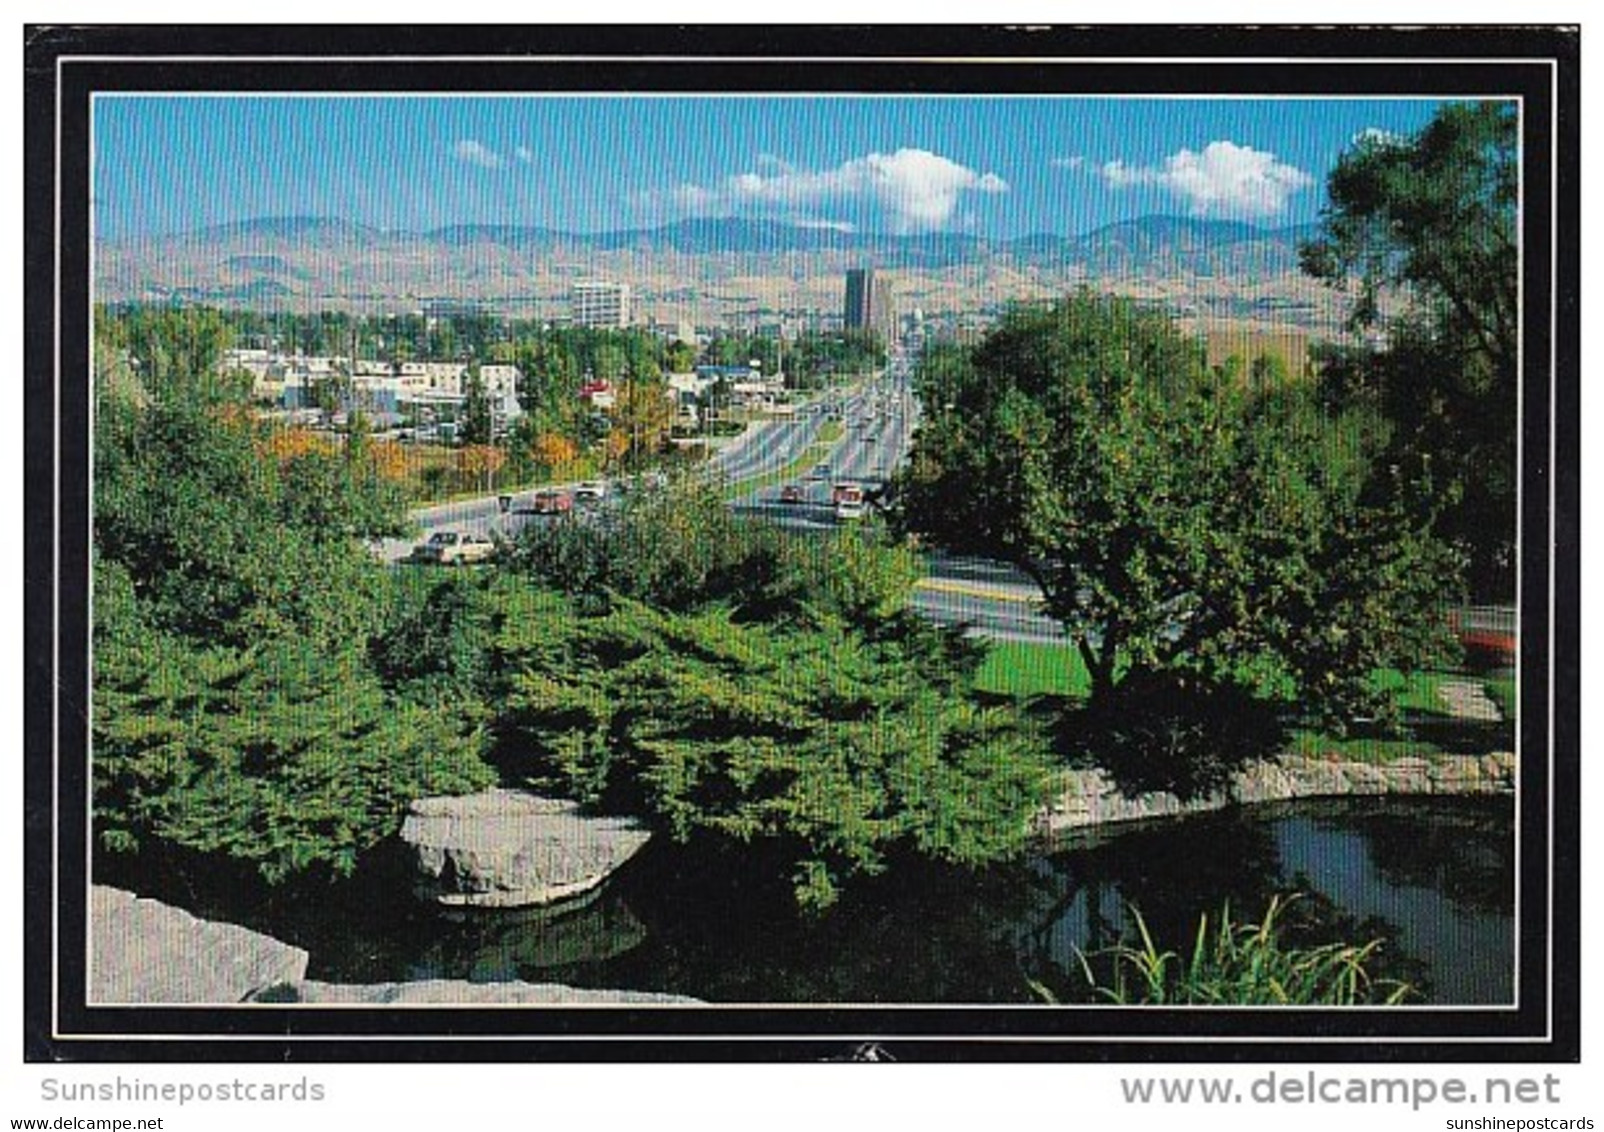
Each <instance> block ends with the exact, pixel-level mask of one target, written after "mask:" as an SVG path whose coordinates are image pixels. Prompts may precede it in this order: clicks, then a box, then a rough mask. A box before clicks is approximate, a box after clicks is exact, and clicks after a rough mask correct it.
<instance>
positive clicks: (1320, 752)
mask: <svg viewBox="0 0 1604 1132" xmlns="http://www.w3.org/2000/svg"><path fill="white" fill-rule="evenodd" d="M1476 679H1478V678H1477V677H1473V676H1467V675H1465V674H1464V673H1457V672H1416V673H1407V674H1406V673H1401V672H1398V671H1395V670H1393V669H1384V670H1381V671H1379V672H1377V673H1376V675H1375V681H1376V684H1377V686H1378V687H1379V688H1380V689H1381V690H1382V691H1385V692H1387V693H1388V694H1389V695H1390V696H1391V697H1392V701H1393V703H1394V705H1395V706H1396V707H1397V709H1398V710H1399V712H1400V713H1401V715H1402V717H1403V720H1404V724H1403V730H1402V733H1401V734H1386V733H1382V732H1380V731H1379V730H1378V731H1376V732H1375V733H1373V734H1367V733H1365V731H1364V729H1363V728H1362V727H1355V728H1354V730H1353V731H1352V732H1351V733H1350V734H1348V735H1346V736H1337V735H1333V734H1329V733H1326V732H1323V731H1318V730H1315V729H1313V728H1293V729H1292V731H1291V732H1290V734H1289V739H1288V743H1287V750H1288V752H1289V753H1291V754H1298V755H1305V756H1325V755H1336V756H1339V757H1341V758H1344V759H1350V760H1352V761H1355V762H1374V763H1381V762H1390V761H1392V760H1394V759H1400V758H1408V757H1414V756H1420V755H1431V754H1441V753H1443V752H1445V751H1452V750H1464V751H1467V752H1468V751H1476V750H1482V749H1485V750H1492V749H1496V747H1497V745H1498V743H1499V736H1500V735H1502V734H1504V729H1506V728H1507V727H1508V724H1504V725H1496V724H1491V725H1490V724H1470V723H1463V722H1460V721H1456V720H1454V719H1452V717H1450V716H1449V715H1448V713H1447V711H1446V708H1445V705H1444V703H1443V700H1442V699H1441V697H1440V696H1439V695H1438V689H1439V688H1440V687H1441V686H1442V685H1443V684H1444V683H1445V682H1447V681H1450V680H1476ZM975 682H976V687H977V688H978V690H979V691H981V692H984V693H988V694H991V695H997V696H1006V697H1010V698H1014V699H1019V700H1026V701H1028V700H1033V699H1036V698H1038V697H1042V696H1055V697H1065V698H1067V699H1070V700H1083V699H1085V697H1086V695H1087V694H1088V692H1089V691H1090V688H1091V681H1090V678H1089V677H1088V675H1087V672H1086V666H1085V665H1084V664H1083V663H1082V662H1081V659H1080V654H1079V653H1078V652H1077V651H1076V650H1075V649H1073V648H1070V647H1068V646H1065V645H1048V644H1028V643H1024V642H1020V641H1002V642H998V643H995V644H993V645H992V646H991V648H990V649H989V650H987V653H986V659H985V660H984V662H982V664H981V666H980V671H979V672H978V673H977V674H976V680H975ZM1481 682H1482V684H1483V686H1484V687H1485V688H1486V689H1487V693H1488V695H1489V696H1491V697H1492V699H1493V701H1494V702H1495V703H1497V704H1498V706H1499V709H1500V710H1501V711H1503V713H1504V716H1505V718H1506V719H1513V718H1514V712H1513V710H1512V709H1513V707H1514V700H1515V695H1514V693H1515V682H1514V679H1513V677H1504V676H1499V677H1492V678H1485V679H1482V680H1481Z"/></svg>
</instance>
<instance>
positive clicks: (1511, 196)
mask: <svg viewBox="0 0 1604 1132" xmlns="http://www.w3.org/2000/svg"><path fill="white" fill-rule="evenodd" d="M1328 191H1329V193H1330V198H1331V204H1330V206H1329V207H1328V208H1327V210H1326V212H1325V216H1324V219H1323V224H1322V230H1321V233H1320V235H1319V236H1318V237H1317V238H1316V239H1314V240H1312V241H1310V242H1308V243H1307V244H1305V245H1304V246H1303V248H1302V249H1301V251H1302V260H1303V267H1304V270H1305V271H1306V272H1307V273H1308V274H1310V275H1312V276H1313V277H1315V278H1317V279H1321V280H1323V281H1325V282H1327V283H1328V284H1330V285H1332V286H1334V287H1338V288H1341V289H1344V290H1349V291H1351V292H1353V294H1354V302H1353V307H1352V310H1351V318H1350V325H1351V326H1352V328H1353V329H1355V330H1356V331H1359V332H1362V333H1367V334H1379V335H1380V337H1379V338H1378V340H1377V348H1376V349H1375V350H1374V351H1350V352H1348V353H1347V354H1346V355H1338V356H1335V357H1333V358H1332V359H1330V360H1331V362H1332V364H1331V365H1329V366H1328V375H1329V378H1330V381H1329V382H1328V390H1329V391H1331V392H1333V393H1334V394H1338V395H1341V396H1345V397H1347V398H1350V399H1351V398H1352V397H1354V396H1356V395H1357V396H1366V397H1369V398H1371V399H1373V400H1374V401H1375V402H1376V403H1377V404H1379V406H1380V407H1381V409H1382V411H1383V412H1385V413H1386V414H1387V416H1388V417H1389V418H1390V419H1391V420H1392V421H1393V422H1394V423H1395V425H1396V432H1395V435H1394V437H1393V442H1392V447H1391V453H1390V459H1389V462H1390V463H1396V464H1398V465H1399V467H1400V469H1401V471H1402V473H1403V478H1402V480H1401V481H1400V483H1401V484H1402V485H1403V486H1404V487H1405V488H1406V489H1408V490H1409V491H1410V492H1411V494H1412V499H1413V505H1414V506H1415V508H1416V509H1417V511H1420V512H1423V513H1427V514H1430V515H1431V516H1432V517H1433V522H1434V526H1435V529H1436V530H1437V531H1438V532H1439V533H1441V534H1442V535H1444V536H1445V537H1447V538H1449V539H1451V540H1453V541H1454V542H1456V543H1457V544H1459V545H1460V546H1461V547H1463V548H1464V549H1465V551H1466V552H1467V553H1468V555H1469V561H1470V567H1471V580H1472V582H1473V584H1474V585H1475V588H1476V589H1477V590H1478V591H1479V592H1480V593H1481V595H1482V596H1484V597H1487V598H1507V597H1510V596H1512V595H1513V585H1514V541H1515V523H1516V515H1515V491H1516V482H1515V476H1516V467H1515V419H1516V404H1517V397H1518V392H1519V387H1518V378H1519V374H1518V371H1517V361H1518V347H1519V340H1518V330H1519V310H1518V305H1517V304H1518V296H1519V286H1518V285H1519V279H1518V269H1519V235H1518V231H1517V220H1518V216H1517V209H1518V205H1519V193H1520V165H1519V118H1518V115H1517V111H1516V108H1515V106H1514V104H1513V103H1509V102H1480V103H1456V104H1452V105H1449V106H1445V107H1444V108H1443V109H1442V110H1440V111H1439V112H1438V113H1437V115H1436V117H1435V118H1434V119H1433V120H1432V121H1431V122H1430V123H1429V124H1428V125H1427V126H1426V127H1425V128H1424V129H1422V130H1421V131H1420V132H1419V133H1418V134H1415V135H1413V136H1411V137H1398V136H1394V135H1390V134H1381V133H1371V134H1367V135H1364V136H1362V137H1361V138H1360V139H1358V141H1357V142H1356V143H1355V145H1354V147H1353V148H1352V149H1351V150H1349V151H1348V152H1347V153H1345V154H1344V155H1343V156H1342V158H1341V159H1340V160H1339V161H1338V163H1337V167H1336V169H1335V170H1333V171H1332V173H1331V176H1330V180H1329V184H1328ZM1381 486H1382V487H1385V485H1381Z"/></svg>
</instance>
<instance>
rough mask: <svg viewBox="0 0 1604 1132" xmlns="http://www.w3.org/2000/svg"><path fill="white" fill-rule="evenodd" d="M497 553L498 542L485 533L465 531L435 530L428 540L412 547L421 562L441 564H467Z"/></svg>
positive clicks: (483, 559) (483, 560)
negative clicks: (468, 532)
mask: <svg viewBox="0 0 1604 1132" xmlns="http://www.w3.org/2000/svg"><path fill="white" fill-rule="evenodd" d="M495 553H496V544H495V543H493V542H491V541H490V540H489V539H488V538H486V537H485V536H484V535H475V534H467V533H465V532H463V531H435V532H434V534H432V535H430V536H429V541H428V542H420V543H419V544H418V545H417V546H415V547H413V548H412V557H413V558H415V559H416V560H418V561H419V562H434V563H437V564H438V565H441V566H466V565H468V564H469V563H473V562H486V561H488V560H489V559H491V558H493V557H494V556H495Z"/></svg>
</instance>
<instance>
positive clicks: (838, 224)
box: [791, 216, 858, 232]
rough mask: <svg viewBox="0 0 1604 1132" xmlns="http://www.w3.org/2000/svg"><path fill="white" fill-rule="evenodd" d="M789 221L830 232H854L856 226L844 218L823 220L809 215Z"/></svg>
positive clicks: (804, 226)
mask: <svg viewBox="0 0 1604 1132" xmlns="http://www.w3.org/2000/svg"><path fill="white" fill-rule="evenodd" d="M791 223H793V224H795V225H796V226H797V227H798V228H825V229H828V230H829V231H831V232H856V231H857V230H858V226H857V225H856V224H849V223H847V222H846V221H845V220H823V219H819V218H816V217H811V216H799V217H797V218H796V219H794V220H793V221H792V222H791Z"/></svg>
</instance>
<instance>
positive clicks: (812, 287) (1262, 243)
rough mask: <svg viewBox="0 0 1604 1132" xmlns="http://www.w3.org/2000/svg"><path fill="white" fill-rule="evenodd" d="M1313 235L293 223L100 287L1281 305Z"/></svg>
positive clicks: (186, 244) (1145, 222)
mask: <svg viewBox="0 0 1604 1132" xmlns="http://www.w3.org/2000/svg"><path fill="white" fill-rule="evenodd" d="M1315 231H1316V228H1315V226H1313V225H1305V226H1301V227H1293V228H1275V229H1269V228H1259V227H1256V226H1254V225H1251V224H1246V223H1241V222H1237V221H1224V220H1200V219H1195V218H1188V217H1178V216H1149V217H1144V218H1142V219H1139V220H1130V221H1124V222H1121V223H1118V224H1112V225H1109V226H1107V227H1103V228H1099V229H1097V230H1095V231H1092V232H1088V233H1086V234H1084V235H1079V236H1061V235H1055V234H1046V233H1043V234H1035V235H1028V236H1022V237H1018V238H1013V239H1006V240H995V239H987V238H985V237H981V236H975V235H970V234H965V233H957V232H925V233H917V234H910V235H893V234H888V233H876V232H857V231H846V230H842V229H839V228H835V227H825V226H818V227H812V226H800V225H795V224H785V223H780V222H778V221H770V220H751V219H738V218H704V219H692V220H681V221H678V222H675V223H672V224H665V225H662V226H660V227H655V228H640V229H628V230H622V231H611V232H595V233H582V232H564V231H557V230H553V229H550V228H540V227H533V226H523V225H492V224H459V225H453V226H450V227H445V228H436V229H431V230H428V231H395V230H386V229H381V228H375V227H371V226H368V225H364V224H359V223H355V222H353V221H350V220H344V219H339V218H330V217H313V216H291V217H270V218H264V219H258V220H246V221H240V222H237V223H231V224H224V225H218V226H214V227H208V228H199V229H194V230H191V231H187V232H183V233H179V234H176V235H165V236H153V237H135V238H126V239H119V240H105V241H101V242H100V243H99V244H98V245H97V247H96V285H97V297H99V298H102V299H105V300H109V301H116V300H126V299H140V298H160V297H163V296H177V297H184V298H191V299H197V300H206V301H213V302H223V303H236V304H241V305H267V306H271V305H275V304H294V305H298V306H300V305H307V304H315V303H323V304H326V305H342V304H343V305H368V306H374V305H379V306H382V305H384V304H385V303H386V302H387V301H393V302H402V301H412V300H415V299H417V298H418V297H420V296H451V297H456V298H463V299H474V300H478V301H486V302H499V303H503V304H510V305H511V306H513V307H518V306H523V307H525V308H529V307H538V306H539V305H540V304H541V303H542V302H545V303H555V302H558V301H560V299H561V298H562V297H563V296H565V295H566V293H567V288H568V287H569V285H570V284H571V282H572V281H573V280H574V279H575V278H578V277H582V276H598V277H604V278H613V279H618V280H621V281H626V282H630V283H632V284H633V285H634V287H635V289H636V292H637V294H638V295H639V296H640V297H641V299H642V300H643V302H644V303H645V304H646V305H649V304H650V302H651V301H652V298H653V296H662V297H665V299H666V297H668V296H675V297H676V300H675V301H679V302H683V301H684V297H685V296H686V295H688V294H689V295H700V294H701V292H702V291H706V292H707V297H708V299H709V301H711V302H714V303H715V305H716V304H717V303H723V304H725V305H728V304H729V303H735V304H737V305H739V304H742V303H745V304H747V305H749V306H755V307H759V308H767V307H778V308H788V307H795V306H796V305H797V304H798V302H799V301H802V300H803V299H804V296H803V295H802V294H801V293H802V292H807V293H808V294H810V295H811V294H813V293H817V294H818V295H819V296H820V299H819V301H820V302H824V303H825V306H824V307H823V308H822V309H831V308H838V307H839V302H840V300H839V294H838V291H839V286H840V278H841V275H842V273H843V272H844V271H845V270H846V269H847V268H849V267H858V266H873V267H875V268H877V269H880V270H883V271H885V272H886V273H887V274H889V275H891V276H893V277H894V279H895V280H896V282H897V283H898V290H899V294H901V295H902V296H904V297H914V298H917V297H918V296H920V295H923V296H925V298H926V299H927V300H929V301H930V302H935V303H937V304H940V303H948V302H950V303H955V304H965V303H976V302H981V303H983V302H984V301H986V300H989V301H991V302H993V303H994V302H995V301H996V300H997V297H998V295H999V294H1001V295H1002V296H1003V297H1008V296H1009V292H1010V289H1014V290H1020V289H1022V291H1023V292H1027V293H1052V292H1054V291H1061V290H1062V289H1063V288H1065V287H1068V286H1077V285H1081V284H1092V285H1097V284H1105V285H1110V286H1118V287H1126V288H1136V289H1138V290H1141V289H1142V288H1144V287H1145V288H1147V289H1149V290H1156V291H1157V292H1158V293H1161V294H1169V293H1172V292H1174V293H1181V294H1185V293H1188V292H1189V291H1193V290H1197V289H1198V288H1202V289H1203V290H1210V289H1211V288H1213V289H1215V290H1218V289H1219V288H1222V287H1223V288H1225V289H1226V290H1228V291H1229V292H1231V293H1232V294H1237V295H1245V296H1247V297H1252V296H1254V295H1261V297H1262V294H1263V293H1265V289H1266V288H1268V289H1269V292H1272V293H1273V294H1274V295H1279V296H1281V297H1282V298H1286V297H1287V294H1288V292H1287V290H1286V288H1287V285H1288V282H1289V280H1297V279H1301V277H1300V276H1299V275H1298V245H1299V243H1300V242H1301V241H1303V240H1306V239H1308V238H1310V237H1311V236H1313V235H1314V234H1315ZM1305 286H1306V284H1305ZM806 301H812V300H811V299H807V300H806Z"/></svg>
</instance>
